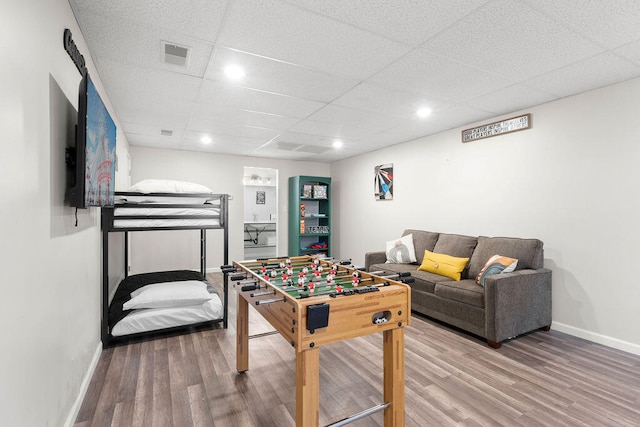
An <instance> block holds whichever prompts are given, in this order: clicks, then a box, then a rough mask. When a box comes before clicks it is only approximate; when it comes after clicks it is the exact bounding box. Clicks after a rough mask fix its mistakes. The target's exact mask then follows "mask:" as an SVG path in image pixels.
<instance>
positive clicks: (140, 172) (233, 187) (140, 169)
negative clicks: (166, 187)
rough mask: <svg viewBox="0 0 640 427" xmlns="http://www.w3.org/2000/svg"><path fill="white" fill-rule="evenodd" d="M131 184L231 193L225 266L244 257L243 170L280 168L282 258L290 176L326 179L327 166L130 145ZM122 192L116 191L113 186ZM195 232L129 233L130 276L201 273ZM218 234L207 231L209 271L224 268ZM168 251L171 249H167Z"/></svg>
mask: <svg viewBox="0 0 640 427" xmlns="http://www.w3.org/2000/svg"><path fill="white" fill-rule="evenodd" d="M130 152H131V165H132V167H131V182H132V183H136V182H138V181H140V180H142V179H145V178H157V179H175V180H180V181H190V182H195V183H198V184H202V185H206V186H207V187H209V188H211V189H212V190H213V191H215V192H216V193H227V194H231V195H232V197H233V200H231V201H230V203H229V262H231V261H233V260H241V259H243V258H244V227H243V216H244V195H243V194H244V186H243V174H244V167H245V166H252V167H262V168H273V169H278V200H279V203H278V205H279V212H278V217H277V218H278V224H277V228H278V251H279V254H281V255H286V253H287V252H288V248H287V238H288V233H287V218H288V216H287V215H288V206H287V204H288V196H287V194H288V187H289V184H288V178H289V177H290V176H295V175H314V176H328V174H329V169H330V166H329V164H327V163H316V162H293V161H288V160H278V159H262V158H257V157H244V156H234V155H221V154H211V153H196V152H191V151H178V150H165V149H154V148H146V147H134V146H132V147H131V151H130ZM117 190H120V188H117ZM199 238H200V233H199V232H198V231H159V232H158V231H156V232H148V233H147V232H140V233H132V234H131V256H130V264H131V272H132V273H142V272H148V271H158V270H162V269H168V268H171V269H181V268H186V269H195V270H198V269H199V265H200V264H199V262H200V249H199V248H200V246H199V243H198V242H199ZM221 242H222V231H221V230H209V231H208V232H207V270H210V271H213V270H216V269H219V267H220V265H222V264H223V258H222V244H221ZM167 248H169V250H167Z"/></svg>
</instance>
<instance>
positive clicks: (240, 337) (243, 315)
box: [236, 293, 249, 372]
mask: <svg viewBox="0 0 640 427" xmlns="http://www.w3.org/2000/svg"><path fill="white" fill-rule="evenodd" d="M236 369H237V371H238V372H245V371H247V370H248V369H249V303H248V302H247V300H246V299H244V298H243V297H242V295H241V294H240V293H238V308H237V317H236Z"/></svg>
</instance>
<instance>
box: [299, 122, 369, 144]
mask: <svg viewBox="0 0 640 427" xmlns="http://www.w3.org/2000/svg"><path fill="white" fill-rule="evenodd" d="M289 130H290V131H293V132H300V133H304V134H309V135H320V136H326V137H327V138H337V139H343V140H344V139H356V138H361V137H363V136H365V135H370V134H371V133H373V132H374V131H372V130H371V129H368V128H366V127H364V126H361V125H359V124H357V123H346V124H344V123H329V122H322V121H317V120H309V119H306V120H301V121H299V122H298V123H296V124H295V125H293V126H291V128H290V129H289Z"/></svg>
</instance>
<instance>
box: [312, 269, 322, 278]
mask: <svg viewBox="0 0 640 427" xmlns="http://www.w3.org/2000/svg"><path fill="white" fill-rule="evenodd" d="M313 275H314V276H315V277H316V279H317V280H320V279H321V278H322V271H321V270H316V271H314V272H313Z"/></svg>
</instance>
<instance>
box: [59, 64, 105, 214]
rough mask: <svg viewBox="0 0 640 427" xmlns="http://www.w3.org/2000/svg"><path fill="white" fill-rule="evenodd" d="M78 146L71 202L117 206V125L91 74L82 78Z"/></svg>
mask: <svg viewBox="0 0 640 427" xmlns="http://www.w3.org/2000/svg"><path fill="white" fill-rule="evenodd" d="M79 92H80V94H79V100H78V126H77V128H76V147H75V152H74V153H73V154H74V156H73V157H75V159H74V160H75V161H73V160H71V161H70V162H69V161H68V163H71V169H72V176H71V178H70V185H69V192H68V197H69V205H70V206H74V207H77V208H86V207H89V206H113V195H114V187H115V161H116V125H115V123H114V122H113V119H111V116H110V115H109V112H108V111H107V108H106V107H105V106H104V103H103V102H102V99H101V98H100V95H99V94H98V91H97V90H96V87H95V85H94V84H93V82H92V81H91V78H90V77H89V75H88V74H87V75H86V76H85V77H83V79H82V81H81V82H80V90H79Z"/></svg>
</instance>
